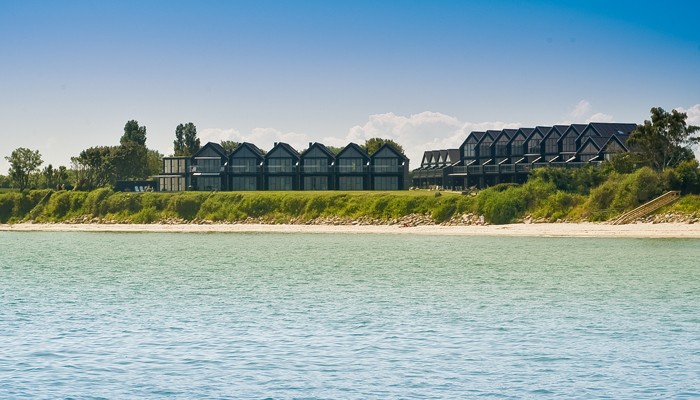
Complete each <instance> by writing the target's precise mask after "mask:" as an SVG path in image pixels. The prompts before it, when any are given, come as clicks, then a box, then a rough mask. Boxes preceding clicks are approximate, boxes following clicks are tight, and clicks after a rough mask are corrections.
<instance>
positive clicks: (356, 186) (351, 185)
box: [338, 176, 364, 190]
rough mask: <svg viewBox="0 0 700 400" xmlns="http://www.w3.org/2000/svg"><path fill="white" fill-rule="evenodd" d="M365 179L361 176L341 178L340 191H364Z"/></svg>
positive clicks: (339, 182) (339, 181)
mask: <svg viewBox="0 0 700 400" xmlns="http://www.w3.org/2000/svg"><path fill="white" fill-rule="evenodd" d="M363 189H364V185H363V178H362V177H361V176H341V177H340V178H339V179H338V190H363Z"/></svg>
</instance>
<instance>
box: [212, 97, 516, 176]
mask: <svg viewBox="0 0 700 400" xmlns="http://www.w3.org/2000/svg"><path fill="white" fill-rule="evenodd" d="M520 126H521V124H519V123H506V122H501V121H494V122H463V121H460V120H459V119H458V118H456V117H453V116H450V115H446V114H442V113H438V112H431V111H425V112H421V113H418V114H414V115H409V116H404V115H397V114H394V113H385V114H374V115H370V116H369V118H368V120H367V121H366V122H365V123H363V124H359V125H355V126H353V127H351V128H350V129H348V131H347V133H346V135H345V136H344V137H342V136H335V137H322V138H321V137H312V136H310V135H308V134H306V133H298V132H282V131H280V130H278V129H274V128H255V129H253V130H252V131H251V132H250V133H247V134H244V133H241V132H240V131H238V130H237V129H233V128H229V129H222V128H209V129H202V130H201V131H200V133H199V137H200V139H201V140H202V142H203V143H206V142H208V141H212V142H220V141H221V140H234V141H237V142H251V143H254V144H255V145H257V146H258V147H260V148H262V149H265V150H269V149H270V148H272V146H273V144H274V142H286V143H289V144H290V145H291V146H292V147H294V148H295V149H297V150H299V151H301V150H303V149H305V148H307V147H308V144H309V143H310V142H315V141H318V142H321V143H323V144H325V145H328V146H337V147H344V146H345V145H347V144H348V143H350V142H355V143H357V144H362V143H364V141H365V140H367V139H370V138H373V137H380V138H384V139H392V140H394V141H396V142H397V143H399V144H400V145H401V146H403V148H404V150H405V151H406V155H407V156H408V158H409V159H410V160H411V168H416V167H417V166H418V165H419V164H420V160H421V158H422V156H423V152H424V151H426V150H438V149H448V148H457V147H459V146H460V145H461V144H462V142H463V141H464V139H466V137H467V134H468V133H469V132H471V131H483V130H487V129H498V130H500V129H504V128H519V127H520Z"/></svg>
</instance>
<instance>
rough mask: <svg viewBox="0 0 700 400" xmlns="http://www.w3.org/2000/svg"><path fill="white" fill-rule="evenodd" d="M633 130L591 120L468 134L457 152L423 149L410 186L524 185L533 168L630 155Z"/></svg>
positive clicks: (577, 165) (576, 164)
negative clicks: (628, 153)
mask: <svg viewBox="0 0 700 400" xmlns="http://www.w3.org/2000/svg"><path fill="white" fill-rule="evenodd" d="M636 128H637V125H636V124H629V123H607V122H591V123H590V124H573V125H555V126H551V127H548V126H537V127H535V128H520V129H503V130H500V131H496V130H488V131H485V132H470V133H469V134H468V135H467V137H466V139H465V140H464V142H463V143H462V145H461V146H460V147H459V149H448V150H430V151H426V152H425V153H424V155H423V160H422V162H421V166H420V167H419V168H417V169H415V170H413V171H412V182H413V186H417V187H424V188H427V187H432V186H438V187H444V188H452V189H462V188H467V187H473V186H475V187H479V188H483V187H487V186H491V185H495V184H498V183H503V182H517V183H522V182H525V181H526V180H527V177H528V174H529V173H530V171H531V170H532V169H534V168H542V167H554V168H580V167H583V166H586V165H591V164H599V163H601V162H602V161H604V160H609V159H610V158H611V157H612V156H613V155H615V154H617V153H621V152H629V151H630V149H629V148H628V146H627V138H629V135H630V134H631V133H632V131H634V130H635V129H636ZM448 157H449V160H448ZM457 158H458V159H457Z"/></svg>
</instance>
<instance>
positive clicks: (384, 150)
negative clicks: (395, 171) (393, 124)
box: [369, 143, 408, 161]
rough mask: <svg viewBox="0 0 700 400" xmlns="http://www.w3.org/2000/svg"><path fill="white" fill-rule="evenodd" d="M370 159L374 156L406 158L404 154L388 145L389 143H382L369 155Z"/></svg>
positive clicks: (404, 159)
mask: <svg viewBox="0 0 700 400" xmlns="http://www.w3.org/2000/svg"><path fill="white" fill-rule="evenodd" d="M369 157H370V159H375V158H399V159H401V160H403V161H407V160H408V158H406V156H405V155H403V154H401V152H399V151H398V150H396V149H395V148H394V146H392V145H390V144H389V143H384V144H383V145H382V146H381V147H380V148H378V149H377V151H375V152H374V153H373V154H372V155H371V156H369Z"/></svg>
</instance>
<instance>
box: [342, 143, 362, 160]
mask: <svg viewBox="0 0 700 400" xmlns="http://www.w3.org/2000/svg"><path fill="white" fill-rule="evenodd" d="M350 149H352V150H355V151H357V152H358V153H360V155H361V156H362V158H363V159H365V160H368V159H369V155H368V154H367V152H366V151H365V150H364V149H363V148H362V147H361V146H360V145H359V144H357V143H348V145H347V146H345V147H343V149H342V150H340V151H339V152H338V154H336V155H335V158H341V157H343V156H344V153H345V152H346V151H348V150H350Z"/></svg>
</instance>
